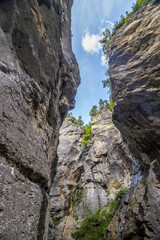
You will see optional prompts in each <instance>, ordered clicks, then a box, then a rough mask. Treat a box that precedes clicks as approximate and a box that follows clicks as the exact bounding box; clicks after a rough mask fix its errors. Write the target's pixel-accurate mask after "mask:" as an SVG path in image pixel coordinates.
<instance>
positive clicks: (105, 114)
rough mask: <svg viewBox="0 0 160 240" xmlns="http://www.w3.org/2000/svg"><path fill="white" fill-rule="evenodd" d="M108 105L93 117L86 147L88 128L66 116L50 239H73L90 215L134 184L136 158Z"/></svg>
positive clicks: (54, 187)
mask: <svg viewBox="0 0 160 240" xmlns="http://www.w3.org/2000/svg"><path fill="white" fill-rule="evenodd" d="M111 119H112V113H111V112H110V111H109V110H106V109H104V110H103V111H101V113H100V114H99V115H98V116H96V117H94V118H93V119H92V123H91V126H92V137H91V139H90V141H89V142H88V144H87V147H86V148H85V149H84V150H83V147H82V146H81V139H82V135H83V134H84V130H83V129H82V128H80V127H79V126H77V125H76V124H75V123H74V120H73V119H65V121H64V123H63V125H62V127H61V130H60V143H59V146H58V158H59V161H58V167H57V173H56V176H55V179H54V182H53V185H52V188H51V192H50V197H51V219H50V231H49V233H50V234H49V239H51V240H53V239H54V240H62V239H64V240H71V239H73V238H72V233H73V232H74V231H75V230H76V229H77V228H79V224H80V222H81V221H82V220H83V219H84V217H85V216H86V215H90V214H94V213H96V212H97V210H98V209H99V208H100V207H103V206H104V205H107V204H108V203H109V202H110V201H111V200H113V199H114V198H115V196H116V194H117V193H118V192H119V191H120V190H122V189H128V188H129V187H130V185H131V176H132V166H133V165H134V159H133V158H132V156H131V154H130V152H129V150H128V147H127V145H126V144H125V143H124V141H123V139H122V137H121V134H120V132H119V131H118V129H117V128H116V127H115V126H114V124H113V122H112V120H111Z"/></svg>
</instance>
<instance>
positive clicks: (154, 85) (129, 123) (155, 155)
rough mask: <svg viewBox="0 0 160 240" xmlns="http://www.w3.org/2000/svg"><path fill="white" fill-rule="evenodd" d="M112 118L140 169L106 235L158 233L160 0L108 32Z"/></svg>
mask: <svg viewBox="0 0 160 240" xmlns="http://www.w3.org/2000/svg"><path fill="white" fill-rule="evenodd" d="M109 72H110V78H111V82H112V97H113V100H114V115H113V121H114V123H115V125H116V126H117V128H118V129H119V130H120V132H121V134H122V135H123V137H124V138H125V139H126V141H127V142H128V145H129V148H130V150H131V152H132V153H133V154H134V156H135V157H136V159H137V161H138V162H139V164H140V169H141V170H142V171H143V172H144V173H145V175H146V177H145V181H143V182H141V183H139V184H138V185H137V186H136V187H135V189H134V191H133V193H132V194H131V196H130V198H129V201H128V203H126V204H122V205H121V206H120V208H119V209H118V211H117V213H116V214H115V216H114V219H113V221H112V223H111V225H110V227H109V229H108V233H107V236H106V239H117V240H119V239H136V240H137V239H145V240H147V239H153V238H154V237H155V239H156V236H157V239H159V238H158V236H159V237H160V1H149V2H148V4H147V5H145V6H144V7H142V8H141V9H139V11H138V12H137V13H135V14H134V15H133V16H132V17H131V18H130V20H129V21H128V23H127V24H125V25H124V26H123V27H122V28H121V29H120V30H119V31H118V33H117V34H115V36H114V37H113V38H112V40H111V44H110V47H109Z"/></svg>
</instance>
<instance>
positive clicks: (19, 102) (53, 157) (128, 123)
mask: <svg viewBox="0 0 160 240" xmlns="http://www.w3.org/2000/svg"><path fill="white" fill-rule="evenodd" d="M72 4H73V0H29V1H28V0H14V1H13V0H2V1H0V53H1V54H0V240H33V239H35V240H36V239H37V240H41V239H42V240H74V239H76V240H160V0H149V1H146V3H145V4H144V5H142V7H141V8H139V9H138V10H137V11H136V12H135V13H133V14H132V15H131V16H130V17H129V19H128V20H127V21H126V23H125V24H124V25H123V26H121V27H120V29H119V30H118V31H117V32H116V33H115V34H114V35H113V36H112V38H111V40H110V42H109V44H108V49H107V51H108V59H109V77H110V82H111V95H112V99H113V108H111V107H108V105H106V106H104V107H103V108H101V109H100V110H99V111H98V112H97V113H96V114H95V115H94V116H93V117H92V120H91V123H90V124H89V125H88V127H87V131H88V132H87V131H86V130H85V129H84V128H83V127H81V126H79V124H77V121H76V120H75V119H74V117H71V116H69V115H67V112H68V111H69V110H71V109H73V108H74V105H75V100H74V99H75V95H76V92H77V88H78V86H79V84H80V74H79V67H78V64H77V61H76V59H75V56H74V53H73V51H72V44H71V36H72V34H71V7H72ZM87 134H88V135H87ZM84 139H87V140H85V141H84Z"/></svg>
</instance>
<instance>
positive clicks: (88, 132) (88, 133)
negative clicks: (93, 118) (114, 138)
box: [81, 124, 92, 149]
mask: <svg viewBox="0 0 160 240" xmlns="http://www.w3.org/2000/svg"><path fill="white" fill-rule="evenodd" d="M82 137H83V138H82V142H81V143H82V147H83V149H85V147H86V146H87V143H88V141H89V140H90V139H91V137H92V133H91V124H88V125H87V126H86V127H85V134H84V135H83V136H82Z"/></svg>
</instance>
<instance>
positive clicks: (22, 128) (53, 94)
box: [0, 0, 80, 240]
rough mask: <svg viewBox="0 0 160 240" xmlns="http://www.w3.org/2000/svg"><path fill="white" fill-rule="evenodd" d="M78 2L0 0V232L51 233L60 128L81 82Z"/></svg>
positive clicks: (13, 235)
mask: <svg viewBox="0 0 160 240" xmlns="http://www.w3.org/2000/svg"><path fill="white" fill-rule="evenodd" d="M71 6H72V0H63V1H59V0H56V1H51V0H38V1H37V0H31V1H28V0H23V1H22V0H15V1H11V0H5V1H0V53H1V54H0V79H1V80H0V103H1V107H0V159H1V162H0V168H1V169H0V182H1V185H0V239H8V240H9V239H10V240H11V239H12V240H16V239H19V240H20V239H21V240H23V239H24V240H26V239H28V240H29V239H39V240H40V239H48V237H47V235H48V227H47V225H48V215H47V214H48V212H49V211H48V192H49V189H50V186H51V181H52V178H53V175H54V172H55V166H56V162H57V158H56V149H57V144H58V132H59V128H60V126H61V123H62V120H63V119H64V117H65V114H66V112H67V111H68V110H69V109H71V108H73V107H74V97H75V94H76V89H77V86H78V85H79V82H80V77H79V70H78V66H77V63H76V60H75V57H74V54H73V52H72V49H71V31H70V20H71V19H70V15H71Z"/></svg>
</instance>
